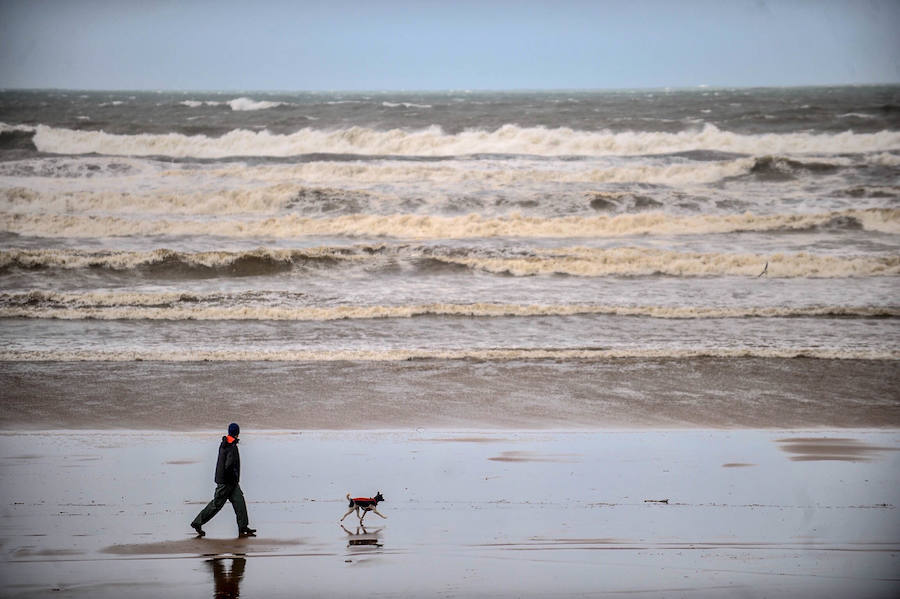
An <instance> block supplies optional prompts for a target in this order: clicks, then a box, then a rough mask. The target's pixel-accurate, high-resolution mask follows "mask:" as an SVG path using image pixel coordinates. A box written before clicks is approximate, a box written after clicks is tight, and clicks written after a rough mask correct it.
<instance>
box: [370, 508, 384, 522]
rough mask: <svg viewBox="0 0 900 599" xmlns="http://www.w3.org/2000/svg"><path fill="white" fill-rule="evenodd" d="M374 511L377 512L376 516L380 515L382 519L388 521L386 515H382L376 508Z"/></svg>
mask: <svg viewBox="0 0 900 599" xmlns="http://www.w3.org/2000/svg"><path fill="white" fill-rule="evenodd" d="M372 511H373V512H375V513H376V514H378V515H379V516H381V517H382V518H384V519H385V520H387V516H385V515H384V514H382V513H381V512H379V511H378V510H376V509H375V508H372Z"/></svg>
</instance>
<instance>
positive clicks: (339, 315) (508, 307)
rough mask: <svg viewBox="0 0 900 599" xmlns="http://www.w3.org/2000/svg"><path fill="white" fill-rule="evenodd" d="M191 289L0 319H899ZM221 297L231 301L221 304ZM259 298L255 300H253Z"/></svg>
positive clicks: (1, 298) (65, 301) (7, 299)
mask: <svg viewBox="0 0 900 599" xmlns="http://www.w3.org/2000/svg"><path fill="white" fill-rule="evenodd" d="M247 295H249V297H245V296H242V295H237V296H233V295H232V296H223V295H222V294H197V293H187V292H169V293H139V292H108V293H101V292H86V293H72V292H69V293H66V292H47V291H31V292H26V293H3V294H0V318H53V319H65V320H80V319H92V320H135V319H137V320H241V321H246V320H279V321H335V320H361V319H385V318H414V317H417V316H451V317H481V318H484V317H522V318H526V317H543V316H576V315H609V316H631V317H645V318H661V319H708V318H788V317H890V318H897V317H900V305H898V306H885V307H874V306H793V307H752V306H748V307H732V308H723V307H710V306H613V305H591V304H564V305H552V304H551V305H548V304H534V305H531V304H498V303H483V302H482V303H472V304H451V303H436V304H415V305H398V306H384V305H376V306H358V305H342V306H330V307H317V306H294V307H286V306H281V305H267V304H266V303H267V302H272V301H277V295H273V296H265V297H262V298H260V297H257V296H255V295H252V294H247ZM225 301H227V302H228V303H230V304H232V305H230V306H223V305H220V304H222V303H223V302H225ZM260 302H262V303H260Z"/></svg>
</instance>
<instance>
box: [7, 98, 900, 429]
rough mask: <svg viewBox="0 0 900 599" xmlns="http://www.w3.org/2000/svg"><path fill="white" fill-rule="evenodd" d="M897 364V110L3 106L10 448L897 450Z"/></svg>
mask: <svg viewBox="0 0 900 599" xmlns="http://www.w3.org/2000/svg"><path fill="white" fill-rule="evenodd" d="M898 360H900V86H859V87H815V88H759V89H716V88H705V87H704V88H694V89H641V90H616V91H578V90H574V91H496V92H495V91H467V90H457V91H445V92H428V93H417V92H396V91H372V92H352V93H350V92H296V93H294V92H271V93H259V92H249V91H248V92H199V91H192V92H170V91H166V92H134V91H122V92H110V91H72V90H38V91H26V90H18V91H16V90H7V91H2V92H0V382H2V383H3V385H2V387H3V388H4V389H5V391H3V392H0V399H2V401H3V403H4V404H5V408H6V410H5V411H6V416H4V417H3V419H2V422H0V425H2V426H4V427H7V428H8V427H10V426H13V425H16V426H18V425H21V424H28V423H33V424H35V425H40V426H49V427H58V426H63V427H64V426H67V425H68V424H70V423H71V422H73V421H77V423H79V425H80V426H88V427H90V426H101V425H111V426H126V425H127V426H137V427H140V426H142V425H143V424H145V423H147V422H151V421H152V422H156V420H153V418H154V417H153V416H151V415H149V414H150V412H149V411H148V412H141V411H140V410H138V411H137V412H136V411H135V410H134V408H135V407H136V406H138V405H143V404H142V402H145V401H147V400H148V398H154V397H157V398H158V397H159V396H166V397H169V400H168V403H165V402H164V403H163V404H162V405H165V406H167V407H166V410H169V411H170V412H171V411H172V410H174V411H178V410H179V409H181V408H179V406H181V405H182V404H183V403H184V402H193V403H191V405H192V406H193V407H192V408H191V410H190V411H189V412H186V413H185V414H183V415H182V416H183V418H184V423H185V426H201V425H204V424H206V423H208V422H212V421H215V422H216V423H217V422H218V420H217V419H216V418H218V417H219V414H218V412H219V408H215V409H213V407H212V406H219V407H221V406H222V405H223V404H221V403H216V402H221V401H225V400H228V401H231V402H232V403H230V404H227V405H229V406H231V407H232V408H235V407H240V408H241V409H243V410H245V411H246V414H247V417H248V418H249V419H250V420H252V419H253V417H254V415H256V416H257V420H258V424H259V425H260V426H269V427H275V428H278V427H281V426H286V427H301V428H302V427H303V426H317V425H321V426H327V427H340V426H341V423H342V422H348V420H347V419H349V424H348V425H349V426H358V427H366V426H369V425H372V426H375V425H377V426H390V425H391V424H392V422H402V423H410V422H417V423H418V422H421V423H423V424H425V425H428V424H433V423H437V424H454V425H455V424H458V423H462V424H471V423H478V422H481V421H482V419H483V421H484V422H487V423H489V424H491V423H492V424H498V423H499V424H503V423H507V422H513V423H518V422H519V421H518V420H516V418H517V417H518V416H521V410H522V408H523V406H527V407H528V409H530V410H531V412H532V413H533V416H534V417H535V418H536V419H537V420H536V421H537V422H539V423H540V422H543V423H544V424H546V425H548V426H549V425H553V426H555V425H559V424H564V425H571V426H581V425H584V426H597V425H599V426H602V425H604V424H609V423H615V424H621V425H628V424H629V423H636V424H640V422H644V421H647V419H648V418H649V419H650V420H652V415H653V414H658V413H660V410H659V405H660V404H657V408H655V409H651V408H649V407H645V408H641V410H643V411H641V410H638V411H634V410H632V407H633V406H636V405H639V404H640V405H644V404H642V403H641V402H645V401H649V400H650V399H652V398H656V399H657V400H658V401H660V402H663V403H665V404H666V405H669V406H671V405H676V404H677V405H680V406H682V408H683V409H681V411H679V412H678V414H676V415H673V416H672V419H671V420H661V421H660V422H663V423H664V424H665V423H666V422H673V423H676V424H679V423H684V422H688V423H695V424H696V423H701V424H702V423H708V421H707V420H704V418H706V417H705V416H703V417H701V416H699V415H698V414H699V413H700V412H703V411H704V410H707V408H709V404H710V402H713V401H714V402H715V403H716V405H718V406H720V407H719V408H716V409H717V410H718V412H717V413H718V414H719V416H720V417H722V418H725V415H727V414H728V413H729V412H730V411H731V408H730V407H729V406H730V405H731V404H729V401H734V402H741V405H742V406H743V408H742V409H741V410H740V413H741V414H743V415H744V420H741V419H740V418H738V420H736V421H735V420H734V419H732V420H728V418H725V420H724V421H723V420H715V421H713V422H714V423H716V422H724V423H725V424H742V423H743V424H746V423H748V422H749V423H750V424H753V423H756V424H760V423H761V424H762V425H766V423H768V424H769V425H779V424H782V422H781V421H773V420H771V417H768V416H767V414H771V413H773V412H772V410H773V405H775V404H773V403H772V402H778V401H783V402H788V404H782V406H781V407H782V408H785V409H786V410H787V413H786V415H785V416H784V417H785V418H787V421H788V422H789V423H793V424H799V425H803V424H821V423H822V422H819V420H817V418H818V416H817V413H818V411H819V409H820V408H821V406H819V404H818V403H816V402H817V401H820V400H822V398H823V397H825V398H826V399H827V398H830V399H827V401H833V402H845V403H846V406H845V408H846V409H844V411H843V412H841V413H840V414H839V415H836V416H834V419H833V422H832V421H831V420H829V421H828V422H830V423H832V424H834V423H837V424H840V423H841V422H843V421H844V420H842V419H843V418H847V417H849V415H850V414H851V413H857V414H859V413H869V412H866V410H868V409H869V408H872V406H873V405H875V404H878V406H880V407H879V408H878V409H877V410H875V411H873V412H871V415H870V416H869V417H867V419H863V420H862V421H861V423H862V424H864V425H876V426H877V425H894V426H896V425H900V392H898V391H897V389H898V388H900V368H898V364H900V362H898ZM410 365H418V367H417V368H415V369H414V370H415V374H414V375H413V374H411V373H412V372H413V370H410V368H412V367H411V366H410ZM423 365H427V368H425V367H424V366H423ZM426 371H427V372H426ZM538 372H539V373H541V374H540V376H538V375H537V374H536V373H538ZM626 372H627V375H626V374H624V373H626ZM211 373H212V374H211ZM367 373H368V374H367ZM774 373H777V377H775V374H774ZM770 375H771V376H770ZM748 376H749V377H754V378H753V383H752V385H750V384H749V383H748V382H747V381H748V378H747V377H748ZM773 377H775V378H773ZM651 380H652V385H651V384H650V383H648V381H651ZM767 381H770V383H767ZM772 381H774V382H772ZM792 381H801V382H802V384H801V383H796V384H795V383H792ZM298 388H302V389H303V390H304V392H303V393H302V396H297V395H296V394H295V393H292V389H298ZM836 389H837V390H836ZM648 396H652V398H648ZM764 396H765V397H764ZM253 397H260V398H265V399H264V400H263V399H258V400H257V401H254V400H253ZM373 397H374V398H381V399H380V400H378V401H376V400H373V399H371V398H373ZM436 397H440V402H437V403H436V401H437V400H436V399H435V398H436ZM613 397H614V398H615V401H613V400H611V399H610V398H613ZM47 398H55V399H53V400H52V401H51V400H50V399H47ZM72 398H77V401H75V403H77V404H79V405H80V406H81V407H80V408H77V409H76V408H75V407H72V406H71V405H69V403H71V401H73V400H72ZM123 398H130V399H127V400H126V399H123ZM223 398H224V399H223ZM228 398H230V399H228ZM340 398H344V399H343V400H341V399H340ZM660 398H661V399H660ZM729 398H731V399H729ZM779 398H782V399H781V400H779ZM351 400H352V401H351ZM48 401H51V403H49V404H45V403H41V402H48ZM312 401H314V402H315V409H312V408H310V404H308V403H304V402H312ZM379 401H380V402H382V403H379ZM116 402H126V403H128V402H130V403H128V405H129V406H130V407H131V408H133V409H132V410H131V411H129V410H127V409H124V408H123V409H122V410H121V411H117V410H118V407H116V406H119V404H117V403H116ZM179 402H182V403H179ZM343 402H349V404H347V405H344V403H343ZM372 402H374V403H375V404H377V405H381V407H385V405H387V408H386V409H384V410H373V411H372V412H371V413H369V412H366V414H367V415H366V416H365V417H362V416H360V417H356V416H352V415H351V414H353V413H354V411H356V413H359V412H358V410H359V409H364V408H366V406H371V405H373V403H372ZM383 402H388V403H387V404H384V403H383ZM497 402H500V403H499V404H498V403H497ZM38 404H40V406H42V407H40V408H38V407H36V406H38ZM575 404H577V405H578V406H579V407H578V408H577V409H574V408H573V405H575ZM337 405H341V406H343V408H346V411H343V408H342V409H337V408H336V407H335V406H337ZM88 406H94V407H93V408H89V407H88ZM110 406H113V407H110ZM273 406H277V407H278V409H276V408H275V407H273ZM361 406H362V408H361ZM685 406H688V407H685ZM804 406H806V407H804ZM815 406H818V407H815ZM854 406H855V407H854ZM501 407H502V409H501ZM184 409H185V410H186V408H184ZM710 409H711V408H710ZM855 409H857V410H861V411H857V412H854V410H855ZM872 409H873V410H874V408H872ZM110 410H111V411H112V412H116V414H118V415H117V416H115V417H114V416H112V415H111V414H110ZM76 411H77V417H76V414H75V412H76ZM526 411H527V410H526ZM663 411H664V410H663ZM775 411H777V410H775ZM211 412H212V413H214V414H211ZM430 413H434V414H440V415H442V418H438V419H437V420H432V419H430V418H429V414H430ZM457 413H458V414H462V415H464V417H463V416H460V417H459V419H454V417H453V415H454V414H457ZM629 413H631V414H638V413H640V415H641V417H640V418H637V419H636V420H635V421H634V422H631V420H630V419H629V417H628V415H629ZM138 414H143V415H142V416H141V415H138ZM791 414H793V415H794V416H796V418H794V419H791V417H790V415H791ZM841 414H842V415H841ZM560 415H562V416H560ZM565 415H568V416H565ZM798 415H799V416H798ZM751 416H752V417H751ZM147 418H149V419H150V420H146V419H147ZM222 418H227V415H222ZM317 418H321V420H317ZM392 418H393V420H392ZM642 418H643V420H641V419H642ZM767 418H769V419H767ZM510 419H511V420H510ZM158 420H159V422H164V419H163V417H162V416H159V417H158ZM225 421H226V422H227V421H228V420H225ZM638 421H640V422H638ZM529 422H535V420H531V421H529ZM654 422H656V423H657V424H659V422H657V421H654ZM854 422H856V421H855V420H854ZM856 423H857V424H859V422H856ZM148 425H149V424H148Z"/></svg>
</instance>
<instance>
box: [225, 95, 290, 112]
mask: <svg viewBox="0 0 900 599" xmlns="http://www.w3.org/2000/svg"><path fill="white" fill-rule="evenodd" d="M226 104H228V105H229V106H230V107H231V109H232V110H235V111H246V110H266V109H267V108H277V107H279V106H284V104H285V103H284V102H271V101H267V100H251V99H250V98H235V99H234V100H229V101H228V102H226Z"/></svg>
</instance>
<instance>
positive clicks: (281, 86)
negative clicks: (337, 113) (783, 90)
mask: <svg viewBox="0 0 900 599" xmlns="http://www.w3.org/2000/svg"><path fill="white" fill-rule="evenodd" d="M898 31H900V1H897V0H868V1H867V0H855V1H852V0H851V1H824V0H819V1H812V0H811V1H801V0H794V1H789V0H785V1H781V2H774V1H773V2H762V1H759V0H753V1H727V0H716V1H703V0H685V1H681V2H679V1H675V0H671V1H640V0H627V1H620V2H602V1H594V2H589V1H579V0H557V1H552V2H551V1H533V0H522V1H518V2H513V1H494V2H492V1H491V0H477V1H469V0H456V1H447V0H437V1H432V0H417V1H412V0H410V1H405V0H392V1H387V2H378V1H377V0H331V1H327V2H308V1H294V2H287V1H285V2H281V1H265V0H260V1H257V2H236V1H231V0H219V1H215V2H206V1H196V2H190V1H188V2H170V1H165V0H142V1H132V0H118V1H110V0H68V1H60V0H0V87H7V88H11V87H56V88H79V89H194V90H197V89H209V90H213V89H215V90H220V89H221V90H251V89H257V90H336V89H340V90H353V89H423V90H424V89H523V88H525V89H549V88H587V89H595V88H628V87H665V86H672V87H690V86H696V85H710V86H755V85H816V84H826V85H827V84H842V83H851V84H852V83H897V82H900V41H898V40H900V36H898V34H897V32H898Z"/></svg>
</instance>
